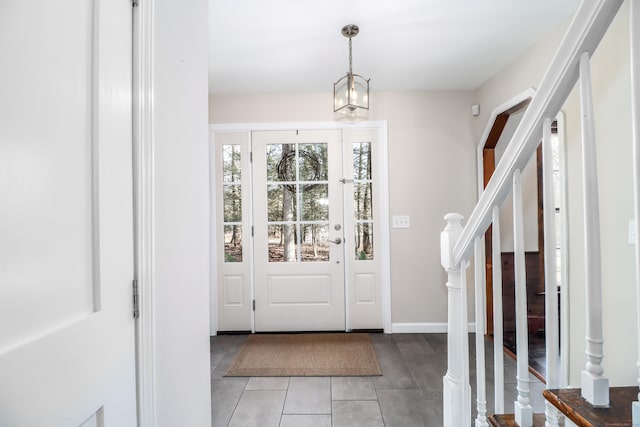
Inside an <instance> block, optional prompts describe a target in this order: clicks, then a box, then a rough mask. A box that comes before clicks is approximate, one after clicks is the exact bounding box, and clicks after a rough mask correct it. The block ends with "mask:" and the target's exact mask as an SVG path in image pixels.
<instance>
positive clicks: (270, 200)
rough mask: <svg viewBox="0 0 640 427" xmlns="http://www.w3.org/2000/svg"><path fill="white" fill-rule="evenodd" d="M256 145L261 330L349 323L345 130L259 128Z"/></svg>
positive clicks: (257, 281)
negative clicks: (344, 185) (343, 156)
mask: <svg viewBox="0 0 640 427" xmlns="http://www.w3.org/2000/svg"><path fill="white" fill-rule="evenodd" d="M252 152H253V197H254V200H253V208H254V257H255V268H254V281H255V282H254V283H255V330H256V331H291V330H301V331H313V330H345V291H344V224H343V220H344V218H343V207H342V203H343V194H342V185H343V184H342V183H341V182H340V179H341V178H342V136H341V132H340V131H339V130H327V131H273V132H270V131H263V132H254V133H253V135H252Z"/></svg>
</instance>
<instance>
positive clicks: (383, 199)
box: [209, 120, 391, 335]
mask: <svg viewBox="0 0 640 427" xmlns="http://www.w3.org/2000/svg"><path fill="white" fill-rule="evenodd" d="M328 129H341V130H346V129H377V130H378V132H379V137H380V149H379V151H378V153H379V158H378V159H377V162H378V164H380V165H381V168H380V186H381V189H380V190H381V191H380V201H379V204H380V206H383V207H384V208H382V209H381V210H380V216H381V218H380V227H381V231H382V235H381V236H380V245H379V247H380V249H379V251H380V255H381V265H380V266H381V287H382V318H383V328H384V332H385V333H391V266H390V252H389V246H390V240H389V167H388V165H389V157H388V140H387V121H386V120H378V121H365V122H356V123H338V122H303V123H237V124H236V123H231V124H212V125H210V126H209V131H210V134H211V133H213V132H252V131H265V130H328ZM212 188H213V187H212ZM211 221H212V223H211V227H210V228H211V229H215V228H216V225H215V223H214V221H215V217H214V216H213V215H212V216H211ZM210 247H211V254H210V255H211V257H210V263H211V265H216V260H217V259H218V258H217V257H218V253H217V246H216V245H214V244H212V245H210ZM210 280H211V294H212V295H213V294H216V291H217V281H216V278H215V277H213V275H212V276H211V277H210ZM212 301H213V300H212ZM216 309H217V306H216V305H212V306H211V319H212V320H211V331H212V335H213V334H214V333H215V332H214V331H216V330H217V329H216V326H217V325H216V320H214V319H217V313H216ZM254 328H255V326H254V323H253V318H252V329H254Z"/></svg>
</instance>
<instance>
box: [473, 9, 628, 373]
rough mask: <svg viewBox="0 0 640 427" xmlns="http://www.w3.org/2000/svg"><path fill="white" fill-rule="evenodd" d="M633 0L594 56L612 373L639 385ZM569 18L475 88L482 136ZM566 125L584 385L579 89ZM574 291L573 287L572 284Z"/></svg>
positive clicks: (575, 364) (577, 350)
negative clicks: (630, 228) (633, 232)
mask: <svg viewBox="0 0 640 427" xmlns="http://www.w3.org/2000/svg"><path fill="white" fill-rule="evenodd" d="M628 22H629V11H628V2H626V3H625V5H624V6H623V7H622V9H621V11H620V12H619V13H618V16H617V17H616V19H615V21H614V23H613V25H612V27H611V29H610V31H609V33H608V34H607V35H606V36H605V38H604V39H603V41H602V43H601V46H600V47H599V48H598V51H597V52H596V53H595V55H594V57H593V61H592V73H593V87H594V103H595V117H596V134H597V135H596V138H597V145H598V148H597V150H598V175H599V191H600V214H601V220H600V223H601V241H602V264H603V269H602V281H603V303H604V319H605V321H604V322H605V325H604V340H605V351H604V353H605V359H604V366H605V375H607V376H609V378H610V379H611V383H612V384H613V385H621V384H633V383H634V382H635V377H636V376H637V375H636V368H635V364H636V362H635V361H636V359H637V350H636V345H637V344H636V342H637V339H636V338H637V333H636V331H635V313H636V307H635V300H636V297H635V287H634V279H635V267H634V264H633V250H634V247H633V246H631V245H629V244H628V243H627V224H628V220H629V219H630V218H632V216H633V208H632V201H633V200H632V179H631V173H632V165H631V154H632V153H631V122H630V108H631V107H630V99H629V93H630V85H629V66H630V65H629V42H628V37H629V31H628ZM567 25H568V22H567V23H566V24H565V25H563V26H561V27H559V28H558V29H557V30H556V31H555V32H553V33H552V34H550V35H549V36H547V37H546V38H544V39H543V40H541V41H540V42H538V43H537V44H536V45H535V46H533V47H532V48H531V49H530V50H529V51H527V52H526V53H525V54H524V55H522V56H521V57H520V58H519V59H517V60H516V61H514V62H513V63H512V64H510V65H509V66H507V67H505V68H504V69H503V70H502V71H500V72H499V73H497V74H496V75H495V76H494V77H492V78H491V79H490V80H489V81H488V82H486V83H485V84H484V85H483V86H482V87H480V88H479V89H478V90H477V92H476V94H475V98H474V100H475V102H476V103H479V104H480V105H481V112H482V113H481V115H480V117H479V118H478V119H479V120H477V121H476V122H475V123H474V124H475V127H474V136H476V137H477V138H479V137H480V136H481V134H482V130H483V129H484V125H485V121H486V119H487V117H488V115H489V113H490V112H491V110H492V108H493V107H494V106H496V105H499V104H501V103H502V102H504V101H505V100H507V99H509V98H511V97H513V96H515V95H516V94H518V93H520V92H522V91H523V90H525V89H526V88H528V87H535V86H537V85H538V83H539V82H540V80H541V79H542V77H543V74H544V71H545V69H546V67H547V66H548V64H549V61H550V59H551V57H552V55H553V54H554V52H555V49H556V48H557V45H558V44H559V42H560V41H561V39H562V36H563V34H564V31H565V29H566V26H567ZM562 111H563V112H564V113H565V123H566V139H567V141H566V150H567V162H568V167H567V174H568V178H567V180H568V191H569V195H568V196H569V199H568V201H569V206H568V209H567V211H568V215H569V233H570V242H569V251H570V255H569V256H570V261H569V276H570V277H569V289H568V295H569V301H570V313H569V322H570V332H569V348H570V366H569V371H570V383H571V385H573V386H579V376H580V371H581V370H582V369H583V368H584V364H585V356H584V336H585V328H584V323H585V308H584V305H585V303H584V291H583V287H584V272H583V270H584V261H583V257H584V255H583V229H582V228H583V221H582V215H583V209H582V177H581V174H582V171H581V147H580V144H581V141H580V138H581V136H580V111H579V98H578V94H577V89H574V91H573V92H572V94H571V96H570V97H569V99H568V100H567V102H566V103H565V105H564V106H563V108H562ZM564 291H565V292H566V291H567V289H566V288H565V289H564Z"/></svg>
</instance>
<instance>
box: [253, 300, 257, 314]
mask: <svg viewBox="0 0 640 427" xmlns="http://www.w3.org/2000/svg"><path fill="white" fill-rule="evenodd" d="M253 311H256V300H253Z"/></svg>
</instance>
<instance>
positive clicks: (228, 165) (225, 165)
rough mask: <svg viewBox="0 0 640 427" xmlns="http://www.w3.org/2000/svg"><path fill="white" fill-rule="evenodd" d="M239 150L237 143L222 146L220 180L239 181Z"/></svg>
mask: <svg viewBox="0 0 640 427" xmlns="http://www.w3.org/2000/svg"><path fill="white" fill-rule="evenodd" d="M240 161H241V151H240V145H238V144H227V145H223V146H222V181H223V182H240V180H241V178H242V176H241V170H240V169H241V167H240V165H241V163H240Z"/></svg>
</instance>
